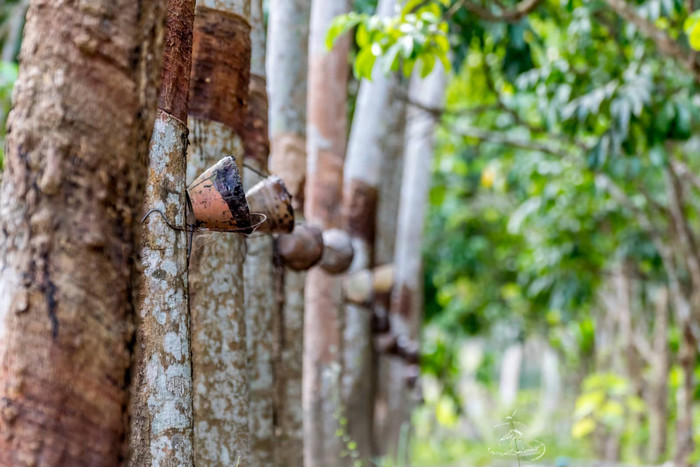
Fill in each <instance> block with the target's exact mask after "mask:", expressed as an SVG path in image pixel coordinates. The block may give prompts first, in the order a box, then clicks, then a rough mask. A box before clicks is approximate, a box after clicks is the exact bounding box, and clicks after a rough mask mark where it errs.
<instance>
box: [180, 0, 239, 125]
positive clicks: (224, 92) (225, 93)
mask: <svg viewBox="0 0 700 467" xmlns="http://www.w3.org/2000/svg"><path fill="white" fill-rule="evenodd" d="M205 3H206V2H205ZM220 3H222V4H226V3H229V4H233V3H236V2H235V1H234V0H231V1H230V2H220ZM247 3H250V2H249V1H248V2H247ZM242 13H243V12H242V11H240V10H238V11H234V10H232V9H231V7H230V6H229V8H225V7H223V6H222V7H221V9H212V8H209V7H207V6H201V5H200V4H199V3H198V4H197V9H196V20H195V23H194V28H195V31H194V44H193V50H192V57H193V58H192V78H191V83H190V106H189V114H190V115H191V116H193V117H197V118H199V119H201V120H212V121H215V122H219V123H223V124H225V125H226V126H228V127H230V128H232V129H234V130H235V131H236V133H237V134H238V135H242V134H243V131H244V125H245V111H244V110H243V109H245V107H246V105H247V103H248V84H249V82H250V24H249V23H248V19H247V17H244V16H241V14H242Z"/></svg>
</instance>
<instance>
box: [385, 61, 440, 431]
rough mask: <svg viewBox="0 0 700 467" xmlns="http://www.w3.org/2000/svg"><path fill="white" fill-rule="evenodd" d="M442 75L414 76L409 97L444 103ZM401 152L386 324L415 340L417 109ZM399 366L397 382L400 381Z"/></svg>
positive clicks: (422, 176) (427, 140)
mask: <svg viewBox="0 0 700 467" xmlns="http://www.w3.org/2000/svg"><path fill="white" fill-rule="evenodd" d="M444 87H445V72H444V70H443V69H442V68H440V67H438V68H436V69H435V70H434V71H433V72H432V73H431V74H430V75H429V76H428V77H427V78H426V79H423V80H420V79H418V77H417V76H414V77H413V78H412V80H411V84H410V89H409V97H410V98H411V100H413V101H417V102H420V103H421V104H424V105H426V106H430V107H436V106H440V105H442V101H443V99H444ZM406 118H407V120H406V140H405V152H404V168H403V178H402V182H401V202H400V206H399V217H398V222H397V227H396V252H395V257H394V267H395V271H396V275H395V277H394V290H393V292H392V297H391V308H390V310H391V312H390V314H389V321H390V323H391V329H392V332H393V333H394V334H396V335H397V336H403V337H404V338H405V337H410V338H413V339H417V338H418V334H419V328H420V320H421V317H422V308H423V300H422V282H423V271H422V258H421V255H420V254H419V253H418V252H420V251H421V246H422V241H423V224H424V222H425V213H426V210H427V202H428V190H429V188H430V174H431V162H432V159H433V158H432V155H433V149H434V132H435V124H436V122H435V118H434V117H433V116H432V115H429V114H428V113H426V112H424V111H422V110H420V109H419V108H417V107H410V106H409V108H408V112H407V117H406ZM404 375H405V365H404V372H403V375H402V376H401V379H402V380H404V381H405V376H404ZM393 387H394V388H396V390H401V391H402V392H403V394H402V393H396V394H390V395H389V396H388V397H389V398H390V400H394V401H396V405H395V406H394V410H393V413H394V414H395V415H394V417H395V419H396V423H397V424H399V422H400V421H403V423H400V424H399V426H397V427H395V428H394V429H395V430H400V429H401V427H402V426H404V425H405V424H406V423H408V419H409V412H410V401H409V395H408V393H407V391H406V388H405V386H401V385H400V384H398V381H397V382H396V383H395V384H394V385H393Z"/></svg>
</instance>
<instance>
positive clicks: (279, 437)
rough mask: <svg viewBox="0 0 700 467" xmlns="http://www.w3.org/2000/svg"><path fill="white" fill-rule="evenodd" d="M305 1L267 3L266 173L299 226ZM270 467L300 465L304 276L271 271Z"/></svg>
mask: <svg viewBox="0 0 700 467" xmlns="http://www.w3.org/2000/svg"><path fill="white" fill-rule="evenodd" d="M310 11H311V0H271V1H270V7H269V16H268V40H267V75H268V93H269V95H268V97H269V104H270V120H269V124H270V128H269V133H270V142H271V154H270V161H269V168H270V171H271V172H272V173H274V174H276V175H278V176H280V177H281V178H282V180H283V181H284V183H285V185H286V186H287V189H288V190H289V192H290V194H291V195H292V203H293V207H294V214H295V216H296V217H297V221H298V222H299V221H302V220H303V213H304V186H305V180H306V99H307V86H306V80H307V74H308V41H309V17H310ZM275 273H276V279H275V290H276V297H277V316H276V319H275V321H274V322H275V335H276V338H275V357H274V368H275V384H276V396H275V432H276V443H277V449H276V459H275V465H278V466H286V465H303V462H304V458H303V457H304V433H303V411H302V406H301V400H302V396H301V393H302V392H301V390H302V361H303V342H304V282H305V280H306V272H304V271H295V270H293V269H291V268H288V267H284V266H283V265H279V264H278V265H277V266H276V268H275Z"/></svg>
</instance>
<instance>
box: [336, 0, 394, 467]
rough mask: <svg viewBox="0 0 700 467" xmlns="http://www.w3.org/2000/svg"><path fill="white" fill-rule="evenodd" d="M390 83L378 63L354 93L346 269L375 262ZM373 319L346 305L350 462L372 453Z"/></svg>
mask: <svg viewBox="0 0 700 467" xmlns="http://www.w3.org/2000/svg"><path fill="white" fill-rule="evenodd" d="M395 4H396V1H395V0H380V2H379V5H378V6H377V15H379V16H391V15H393V14H394V6H395ZM393 84H394V79H393V77H391V76H386V75H384V74H383V72H382V71H381V70H380V69H379V67H377V69H376V70H375V72H374V74H373V77H372V81H362V83H361V84H360V91H359V94H358V97H357V105H356V107H355V115H354V117H353V124H352V130H351V131H350V138H349V141H348V151H347V158H346V161H345V173H344V199H343V209H344V216H345V226H346V231H347V232H348V233H349V234H350V237H351V239H352V246H353V249H354V252H355V254H354V257H353V262H352V265H351V266H350V269H349V270H348V272H350V273H352V272H358V271H362V270H365V269H369V268H371V267H373V266H374V257H373V256H374V247H375V230H376V221H377V208H378V192H379V184H380V181H382V178H381V176H382V167H383V166H384V158H385V155H386V153H385V148H384V147H383V144H382V141H383V139H384V138H385V137H386V130H387V129H388V128H387V127H386V124H387V123H389V122H390V118H391V114H390V112H391V111H392V108H391V106H390V105H389V104H390V100H391V91H392V88H393ZM372 318H373V311H372V309H371V307H370V308H368V307H366V306H361V305H353V304H346V305H345V326H344V328H343V344H342V347H343V362H342V365H343V379H342V394H343V404H344V409H345V411H346V416H345V418H346V419H347V430H348V435H349V437H350V439H351V440H352V442H353V443H355V445H356V448H355V450H354V452H353V454H352V456H351V457H349V458H348V463H349V464H350V465H352V463H353V462H355V461H356V460H361V461H362V462H365V463H367V462H369V460H370V459H371V457H372V422H373V416H374V359H373V349H372V321H373V319H372Z"/></svg>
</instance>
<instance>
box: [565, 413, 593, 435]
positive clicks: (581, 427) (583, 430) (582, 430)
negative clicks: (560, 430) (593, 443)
mask: <svg viewBox="0 0 700 467" xmlns="http://www.w3.org/2000/svg"><path fill="white" fill-rule="evenodd" d="M594 430H595V422H594V421H593V419H592V418H589V417H586V418H584V419H582V420H579V421H578V422H576V423H575V424H574V426H572V427H571V436H573V437H574V439H581V438H584V437H586V436H588V435H589V434H591V433H593V431H594Z"/></svg>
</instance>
